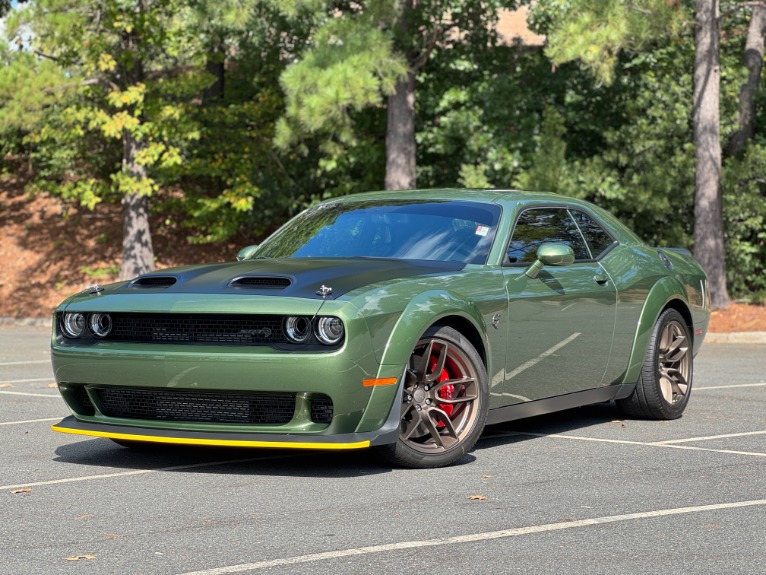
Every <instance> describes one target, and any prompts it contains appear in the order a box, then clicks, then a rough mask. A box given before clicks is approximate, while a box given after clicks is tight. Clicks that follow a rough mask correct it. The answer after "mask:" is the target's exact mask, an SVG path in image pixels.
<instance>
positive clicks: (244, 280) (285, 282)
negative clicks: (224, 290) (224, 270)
mask: <svg viewBox="0 0 766 575" xmlns="http://www.w3.org/2000/svg"><path fill="white" fill-rule="evenodd" d="M292 283H293V281H292V280H291V279H290V278H289V277H285V276H239V277H238V278H234V279H233V280H231V282H229V287H233V288H246V289H285V288H286V287H290V286H291V285H292Z"/></svg>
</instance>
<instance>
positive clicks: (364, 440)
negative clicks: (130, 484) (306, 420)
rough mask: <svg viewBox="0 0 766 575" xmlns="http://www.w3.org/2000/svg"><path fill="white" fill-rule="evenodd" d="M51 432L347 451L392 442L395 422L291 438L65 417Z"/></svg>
mask: <svg viewBox="0 0 766 575" xmlns="http://www.w3.org/2000/svg"><path fill="white" fill-rule="evenodd" d="M392 411H393V410H392ZM51 429H53V431H58V432H60V433H70V434H74V435H85V436H91V437H105V438H108V439H117V440H122V441H143V442H149V443H167V444H175V445H199V446H219V447H252V448H277V449H321V450H348V449H364V448H367V447H371V446H373V445H384V444H386V443H393V442H395V441H396V439H397V438H398V434H399V421H398V417H397V416H393V415H392V417H389V420H388V421H387V422H386V424H385V425H384V426H383V427H382V428H381V429H379V430H377V431H375V432H367V433H346V434H339V435H329V436H324V435H322V436H320V435H314V436H305V435H304V436H294V435H277V434H263V433H258V434H253V433H237V432H225V433H210V432H202V431H183V430H178V429H155V428H148V427H141V428H136V427H128V426H124V425H111V424H106V423H94V422H89V421H79V420H77V419H76V418H75V417H73V416H69V417H65V418H64V419H63V420H61V421H60V422H59V423H56V424H55V425H53V426H51Z"/></svg>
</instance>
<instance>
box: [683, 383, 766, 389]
mask: <svg viewBox="0 0 766 575" xmlns="http://www.w3.org/2000/svg"><path fill="white" fill-rule="evenodd" d="M763 386H766V381H762V382H760V383H738V384H735V385H709V386H705V387H694V388H693V389H694V391H708V390H711V389H735V388H738V387H763Z"/></svg>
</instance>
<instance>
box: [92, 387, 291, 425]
mask: <svg viewBox="0 0 766 575" xmlns="http://www.w3.org/2000/svg"><path fill="white" fill-rule="evenodd" d="M96 393H97V395H98V399H99V402H100V403H101V407H102V412H103V414H104V415H106V416H108V417H120V418H125V419H147V420H159V421H188V422H199V423H244V424H253V425H263V424H267V425H268V424H270V425H280V424H285V423H289V422H290V420H291V419H292V418H293V414H294V413H295V395H294V394H291V393H260V394H258V393H199V392H185V391H169V390H164V389H163V390H150V389H97V390H96Z"/></svg>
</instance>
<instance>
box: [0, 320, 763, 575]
mask: <svg viewBox="0 0 766 575" xmlns="http://www.w3.org/2000/svg"><path fill="white" fill-rule="evenodd" d="M52 384H53V377H52V374H51V368H50V363H49V353H48V330H47V328H42V327H33V326H14V327H0V461H1V462H2V465H1V466H0V519H1V521H0V574H3V575H5V574H8V575H25V574H36V573H40V574H46V575H48V574H50V575H53V574H57V573H66V574H71V573H77V574H80V573H82V574H86V573H87V574H96V573H97V574H103V573H113V574H122V573H125V574H147V575H148V574H163V575H164V574H171V573H172V574H186V575H188V574H190V573H194V574H195V575H196V574H205V575H218V574H223V573H269V574H273V573H280V574H282V573H285V574H287V573H334V574H337V575H340V574H351V573H401V572H414V571H416V570H417V571H424V570H428V571H429V572H434V573H609V574H614V573H658V572H663V573H695V574H700V573H710V574H713V573H715V574H720V573H727V574H729V573H743V574H744V573H747V574H752V573H764V572H766V568H765V567H764V565H763V562H764V557H766V346H764V345H733V344H710V345H706V346H703V349H702V351H701V353H700V355H699V356H698V357H697V360H696V364H695V382H694V390H693V394H692V398H691V402H690V405H689V408H688V409H687V412H686V414H685V415H684V417H683V418H681V419H680V420H676V421H672V422H651V421H633V420H627V421H624V420H621V419H619V415H618V414H617V412H616V411H615V410H614V409H612V408H611V407H609V406H607V405H600V406H594V407H590V408H584V409H578V410H573V411H569V412H566V413H563V414H557V415H555V416H545V417H539V418H535V419H529V420H524V421H520V422H514V423H512V424H505V425H501V426H494V427H491V428H488V429H487V431H486V432H485V434H484V436H483V438H482V439H481V440H480V442H479V443H478V445H477V448H476V449H475V450H474V451H473V452H472V454H471V455H469V456H467V457H465V458H464V459H463V460H462V461H461V462H460V464H458V465H455V466H453V467H450V468H446V469H437V470H424V471H413V470H401V469H391V468H390V467H386V466H382V465H381V464H380V463H379V462H378V461H377V460H376V459H375V458H374V457H373V456H372V455H371V454H369V453H368V452H346V453H314V452H302V451H293V452H291V451H281V450H280V451H276V450H275V451H265V450H259V451H246V450H233V449H217V450H212V449H191V448H189V449H185V448H183V449H182V448H177V447H174V448H168V449H161V450H153V451H149V452H134V451H132V450H129V449H125V448H123V447H120V446H118V445H116V444H114V443H112V442H111V441H109V440H107V439H95V438H86V437H77V436H68V435H62V434H57V433H54V432H52V431H51V430H50V425H51V424H52V423H55V422H56V421H58V420H59V419H60V418H61V417H63V416H64V415H67V414H68V412H67V410H66V408H65V406H64V403H63V401H62V400H61V399H60V398H59V397H58V392H57V391H56V389H55V386H52Z"/></svg>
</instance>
